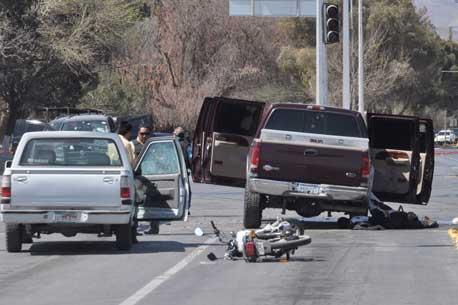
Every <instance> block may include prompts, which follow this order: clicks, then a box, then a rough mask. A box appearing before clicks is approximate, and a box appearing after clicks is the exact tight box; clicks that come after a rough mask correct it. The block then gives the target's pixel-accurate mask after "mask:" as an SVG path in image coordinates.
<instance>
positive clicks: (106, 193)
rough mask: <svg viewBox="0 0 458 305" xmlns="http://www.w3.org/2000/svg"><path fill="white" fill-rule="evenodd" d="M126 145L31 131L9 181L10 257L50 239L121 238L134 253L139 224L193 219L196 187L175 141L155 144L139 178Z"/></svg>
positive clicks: (93, 136) (5, 183)
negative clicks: (26, 242) (38, 237)
mask: <svg viewBox="0 0 458 305" xmlns="http://www.w3.org/2000/svg"><path fill="white" fill-rule="evenodd" d="M122 146H123V145H122V142H121V139H120V138H119V137H118V136H117V135H116V134H113V133H94V132H80V131H76V132H75V131H71V132H70V131H62V132H60V133H55V132H36V133H26V134H25V135H24V136H23V138H22V139H21V142H20V143H19V146H18V150H17V153H16V155H15V156H14V158H13V160H12V162H9V163H7V167H6V169H5V172H4V174H3V179H2V200H1V212H0V219H1V220H2V221H3V222H4V223H6V249H7V251H8V252H18V251H20V250H21V248H22V243H23V238H24V236H27V237H32V236H35V234H51V233H62V234H63V235H64V236H66V237H72V236H75V235H76V234H77V233H95V234H100V233H103V234H104V235H108V236H109V235H111V234H113V233H114V234H115V235H116V246H117V248H118V249H120V250H128V249H129V248H130V247H131V244H132V237H133V234H135V232H134V223H135V221H143V220H145V221H149V220H182V219H186V215H187V209H188V207H189V200H190V199H189V192H188V190H189V184H188V183H187V180H184V179H185V178H187V175H186V174H184V173H183V170H182V169H183V168H184V166H183V164H184V158H183V155H182V153H181V150H180V149H177V147H178V146H177V143H176V141H175V140H174V139H173V138H161V139H154V140H150V141H149V142H148V143H147V145H145V147H144V149H143V151H142V153H141V155H140V159H139V162H138V164H137V165H136V171H137V174H136V175H134V173H133V170H132V166H131V165H130V164H129V161H128V158H127V155H126V152H125V150H124V149H123V148H122ZM164 156H165V157H166V160H165V159H164ZM136 184H137V185H138V186H139V190H140V191H139V194H137V193H136V187H135V185H136ZM135 203H137V204H138V205H139V208H138V209H136V208H135ZM137 211H138V213H137V214H136V212H137Z"/></svg>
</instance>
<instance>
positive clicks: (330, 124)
mask: <svg viewBox="0 0 458 305" xmlns="http://www.w3.org/2000/svg"><path fill="white" fill-rule="evenodd" d="M265 128H267V129H274V130H284V131H293V132H306V133H316V134H325V135H331V136H341V137H357V138H361V137H363V135H362V133H361V130H360V128H359V126H358V122H357V118H356V117H355V116H353V115H348V114H342V113H334V112H325V111H309V110H300V109H275V110H274V111H273V112H272V114H271V116H270V118H269V120H268V122H267V124H266V127H265Z"/></svg>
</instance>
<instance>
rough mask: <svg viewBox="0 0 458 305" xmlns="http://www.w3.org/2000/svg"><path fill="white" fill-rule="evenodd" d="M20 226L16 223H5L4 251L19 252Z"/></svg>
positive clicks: (20, 243) (20, 242) (20, 246)
mask: <svg viewBox="0 0 458 305" xmlns="http://www.w3.org/2000/svg"><path fill="white" fill-rule="evenodd" d="M21 250H22V226H21V225H17V224H7V225H6V251H8V252H21Z"/></svg>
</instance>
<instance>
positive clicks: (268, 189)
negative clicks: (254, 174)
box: [248, 178, 368, 201]
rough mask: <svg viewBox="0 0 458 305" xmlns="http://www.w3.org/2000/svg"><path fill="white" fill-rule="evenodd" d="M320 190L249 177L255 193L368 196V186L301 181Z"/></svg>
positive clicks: (356, 198) (348, 198) (330, 197)
mask: <svg viewBox="0 0 458 305" xmlns="http://www.w3.org/2000/svg"><path fill="white" fill-rule="evenodd" d="M300 184H301V185H302V186H307V187H310V188H314V189H316V190H319V191H318V192H316V193H307V192H302V191H299V190H298V185H299V183H296V182H285V181H275V180H267V179H258V178H250V179H248V189H249V190H250V191H252V192H255V193H260V194H266V195H272V196H282V197H304V198H316V199H324V200H338V201H362V200H365V199H366V198H367V192H368V189H367V188H366V187H349V186H338V185H327V184H306V183H300Z"/></svg>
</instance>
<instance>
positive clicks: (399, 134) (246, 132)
mask: <svg viewBox="0 0 458 305" xmlns="http://www.w3.org/2000/svg"><path fill="white" fill-rule="evenodd" d="M367 122H368V124H367V125H366V123H365V120H364V118H363V117H362V115H361V114H360V113H358V112H355V111H350V110H344V109H339V108H332V107H322V106H317V105H306V104H287V103H281V104H274V105H271V106H269V107H266V105H265V104H264V103H261V102H254V101H244V100H234V99H227V98H219V97H218V98H206V99H205V101H204V103H203V106H202V109H201V112H200V116H199V119H198V122H197V127H196V130H195V133H194V139H193V159H192V166H193V179H194V182H200V183H213V184H225V185H238V186H244V187H245V199H244V201H245V205H244V225H245V227H249V228H256V227H259V225H260V223H261V219H262V210H263V209H265V208H281V209H284V210H295V211H296V212H297V213H298V214H299V215H302V216H305V217H311V216H316V215H319V214H320V213H322V212H324V211H338V212H346V213H348V214H350V215H364V214H367V208H368V205H367V195H368V192H369V191H372V192H373V193H374V194H375V195H376V196H378V197H379V199H380V200H382V201H390V202H402V203H412V204H423V203H427V202H428V201H429V197H430V194H431V184H432V178H433V168H434V149H433V138H434V134H433V125H432V121H431V120H426V119H420V118H416V117H406V116H390V115H381V114H368V116H367ZM393 134H396V137H393ZM371 166H372V168H373V169H374V172H373V175H372V176H371V175H370V174H371ZM371 179H372V180H371ZM370 187H371V189H369V188H370Z"/></svg>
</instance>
